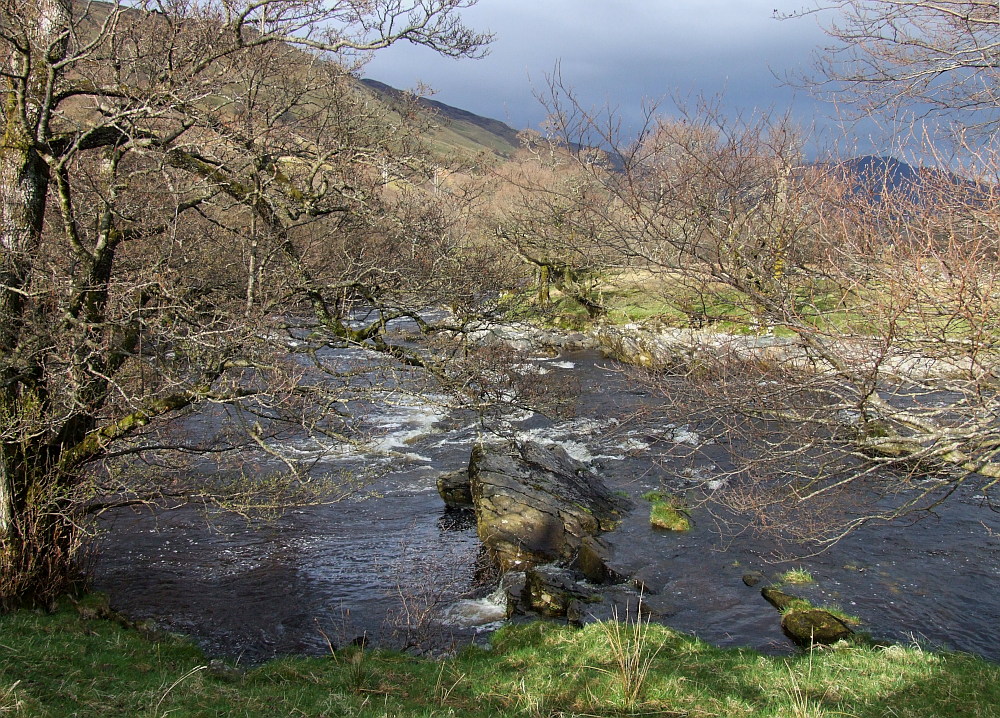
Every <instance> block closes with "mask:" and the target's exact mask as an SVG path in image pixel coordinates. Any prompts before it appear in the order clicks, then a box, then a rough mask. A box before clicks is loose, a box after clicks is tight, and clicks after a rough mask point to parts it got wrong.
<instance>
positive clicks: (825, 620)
mask: <svg viewBox="0 0 1000 718" xmlns="http://www.w3.org/2000/svg"><path fill="white" fill-rule="evenodd" d="M760 593H761V595H762V596H763V597H764V598H765V599H766V600H767V602H768V603H770V604H771V605H772V606H774V607H775V608H777V609H778V610H779V611H781V612H782V614H783V615H782V617H781V630H782V632H783V633H784V634H785V635H786V636H788V637H789V638H790V639H792V641H793V642H794V643H795V644H796V645H799V646H803V647H805V648H808V647H810V646H812V645H813V644H814V643H822V644H824V645H829V644H831V643H836V642H837V641H840V640H843V639H845V638H849V637H850V636H852V635H854V631H852V630H851V628H850V626H848V625H847V624H846V623H844V622H843V621H842V620H840V619H839V618H837V617H836V616H834V615H833V614H832V613H830V612H829V611H827V610H825V609H822V608H813V607H812V606H810V605H809V602H808V601H806V600H804V599H801V598H799V597H797V596H792V595H791V594H788V593H785V592H784V591H779V590H778V589H776V588H773V587H770V586H768V587H766V588H763V589H761V592H760Z"/></svg>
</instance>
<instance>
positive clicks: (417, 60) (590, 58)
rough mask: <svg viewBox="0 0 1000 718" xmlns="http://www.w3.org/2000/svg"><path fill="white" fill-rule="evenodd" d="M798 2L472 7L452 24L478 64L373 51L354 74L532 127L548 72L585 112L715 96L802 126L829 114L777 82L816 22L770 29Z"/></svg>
mask: <svg viewBox="0 0 1000 718" xmlns="http://www.w3.org/2000/svg"><path fill="white" fill-rule="evenodd" d="M805 4H806V2H805V0H480V2H479V4H478V5H476V6H475V7H473V8H471V9H469V10H466V11H465V13H464V15H463V17H464V18H465V19H466V22H467V24H469V25H471V26H472V27H474V28H475V29H477V30H481V31H489V32H493V33H495V35H496V40H495V41H494V44H493V45H492V49H491V51H490V54H489V55H488V56H487V57H486V58H485V59H482V60H454V59H449V58H442V57H440V56H437V55H435V54H434V53H433V52H431V51H429V50H426V49H424V48H420V47H414V46H410V45H406V46H397V47H393V48H390V49H389V50H385V51H383V52H381V53H378V55H377V56H376V58H375V59H374V60H372V62H371V63H370V64H369V65H368V67H367V68H366V69H365V71H364V73H363V74H364V75H365V76H367V77H371V78H374V79H377V80H381V81H382V82H386V83H388V84H390V85H393V86H394V87H398V88H401V89H412V88H414V87H416V85H417V83H419V82H423V83H426V84H428V85H429V86H430V87H432V88H433V89H434V90H435V91H436V94H435V95H434V99H436V100H440V101H441V102H445V103H447V104H449V105H455V106H457V107H461V108H463V109H466V110H470V111H472V112H475V113H477V114H480V115H485V116H487V117H493V118H496V119H500V120H503V121H504V122H507V123H508V124H510V125H511V126H513V127H515V128H517V129H524V128H537V127H538V125H539V123H540V122H541V121H542V120H543V119H544V116H545V111H544V109H543V108H542V107H541V105H540V104H539V103H538V101H537V100H536V99H535V98H534V96H533V92H534V91H536V90H539V89H541V88H543V87H544V84H545V77H546V75H549V74H551V73H552V71H553V68H554V67H555V66H556V63H557V62H559V63H560V64H561V68H562V76H563V78H564V80H565V82H566V83H567V84H568V85H570V86H572V87H573V88H574V89H575V91H576V92H577V94H578V95H579V96H580V97H581V98H582V99H583V102H584V103H585V104H586V105H587V106H588V107H599V106H603V105H605V104H610V105H611V106H613V107H616V108H618V110H619V111H620V112H621V113H622V115H623V117H625V118H626V119H627V120H632V119H634V118H637V117H639V116H640V115H641V107H642V102H643V100H647V101H648V100H660V99H663V98H666V99H667V100H669V99H670V98H671V97H676V96H680V97H693V96H696V95H699V94H701V95H706V96H715V95H721V97H722V98H723V99H722V102H723V104H724V106H725V107H726V109H727V111H729V112H734V113H735V112H743V113H748V112H751V111H753V110H754V109H755V108H756V109H765V110H766V109H774V110H777V111H779V112H783V111H784V110H786V109H788V108H789V107H791V108H792V109H793V114H794V116H795V118H796V120H797V121H799V122H801V123H802V124H804V125H810V124H811V123H813V122H816V123H817V124H819V125H820V126H826V125H829V124H830V123H829V122H828V121H827V120H825V119H824V117H825V116H826V115H829V114H830V108H828V107H825V106H822V105H820V104H819V103H817V102H815V101H814V100H813V99H812V98H811V97H809V96H808V94H807V93H805V92H804V91H802V90H796V89H795V88H792V87H789V86H787V85H784V84H783V83H782V82H781V80H779V79H778V77H776V75H777V76H779V77H783V76H785V75H787V74H788V73H795V72H796V71H800V72H801V71H804V70H806V69H808V67H809V66H810V63H811V62H812V57H813V54H814V53H815V52H816V51H817V50H819V49H820V48H821V47H822V46H823V45H824V44H828V42H829V41H828V38H826V36H825V35H824V33H823V31H822V29H821V28H820V27H819V24H818V23H819V18H817V17H816V16H809V17H805V18H799V19H794V20H778V19H776V18H775V11H776V10H777V11H778V13H779V14H780V13H788V12H792V11H795V10H798V9H801V8H802V7H803V5H805Z"/></svg>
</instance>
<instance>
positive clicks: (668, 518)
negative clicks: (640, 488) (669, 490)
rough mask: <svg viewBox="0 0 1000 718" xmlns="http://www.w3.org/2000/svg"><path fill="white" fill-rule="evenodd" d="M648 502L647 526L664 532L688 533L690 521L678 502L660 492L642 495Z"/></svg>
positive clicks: (674, 498)
mask: <svg viewBox="0 0 1000 718" xmlns="http://www.w3.org/2000/svg"><path fill="white" fill-rule="evenodd" d="M642 498H644V499H646V500H647V501H648V502H649V524H650V526H652V527H653V528H655V529H662V530H664V531H689V530H690V529H691V521H690V519H688V517H687V515H686V514H685V513H684V510H683V509H682V508H681V504H680V501H679V500H678V499H677V498H676V497H674V496H671V495H670V494H665V493H663V492H662V491H650V492H649V493H647V494H643V497H642Z"/></svg>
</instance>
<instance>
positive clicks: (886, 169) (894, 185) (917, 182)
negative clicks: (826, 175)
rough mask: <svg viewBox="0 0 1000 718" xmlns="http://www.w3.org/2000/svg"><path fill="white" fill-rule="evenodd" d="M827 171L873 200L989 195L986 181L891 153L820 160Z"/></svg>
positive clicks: (980, 198)
mask: <svg viewBox="0 0 1000 718" xmlns="http://www.w3.org/2000/svg"><path fill="white" fill-rule="evenodd" d="M820 164H821V166H825V167H827V168H828V169H829V171H830V172H832V173H834V176H837V177H839V178H841V179H844V180H847V181H848V182H850V183H851V184H852V190H851V192H852V193H853V194H854V195H855V196H860V197H866V198H868V199H869V200H870V201H871V202H872V203H873V204H877V203H880V202H883V201H887V200H889V199H890V198H892V199H897V200H899V199H901V200H904V201H907V202H911V203H913V204H924V203H926V202H929V201H932V200H933V199H934V198H935V197H938V196H940V194H941V193H942V192H944V191H947V193H948V194H949V195H951V196H953V197H958V196H962V197H964V200H965V201H973V202H978V201H985V200H986V198H988V197H989V196H990V193H991V189H992V188H991V187H990V185H988V184H985V183H982V182H977V181H974V180H971V179H968V178H966V177H962V176H960V175H958V174H955V173H953V172H948V171H944V170H939V169H933V168H927V167H914V166H912V165H910V164H907V163H906V162H903V161H902V160H899V159H897V158H895V157H892V156H876V155H864V156H861V157H854V158H851V159H848V160H843V161H840V162H832V163H820Z"/></svg>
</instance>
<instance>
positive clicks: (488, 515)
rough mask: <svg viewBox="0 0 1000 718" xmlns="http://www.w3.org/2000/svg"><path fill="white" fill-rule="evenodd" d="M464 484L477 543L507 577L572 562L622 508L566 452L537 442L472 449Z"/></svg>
mask: <svg viewBox="0 0 1000 718" xmlns="http://www.w3.org/2000/svg"><path fill="white" fill-rule="evenodd" d="M469 482H470V488H471V492H472V502H473V505H474V507H475V511H476V525H477V529H478V533H479V539H480V541H482V542H483V545H484V546H485V547H486V548H487V550H488V551H489V552H490V554H491V556H492V557H493V558H494V560H495V561H496V563H497V564H498V565H499V567H500V568H501V569H502V570H504V571H509V570H518V571H523V570H525V569H527V568H530V567H531V566H537V565H539V564H543V563H549V562H552V561H559V562H565V563H573V562H575V561H577V560H578V558H579V556H580V553H581V552H580V549H581V545H584V547H585V551H584V553H585V554H587V553H589V552H590V551H589V549H591V548H592V547H593V545H594V544H593V541H592V540H590V537H593V536H596V535H597V534H598V533H600V532H601V531H608V530H610V529H612V528H614V527H615V526H616V525H617V524H618V522H619V520H620V512H621V511H622V510H623V509H624V508H625V507H626V505H627V499H624V498H622V497H619V496H616V495H615V494H613V493H612V492H611V491H610V490H608V488H607V487H606V486H605V485H604V484H603V482H602V481H601V480H600V478H599V477H598V476H596V475H595V474H594V473H592V472H591V471H590V470H589V469H587V467H586V466H584V465H583V464H582V463H580V462H579V461H576V460H575V459H573V458H572V457H570V456H569V455H568V454H567V453H566V451H565V450H564V449H562V448H561V447H558V446H543V445H541V444H537V443H534V442H527V443H524V444H520V445H517V446H514V447H510V446H507V445H483V444H479V445H477V446H476V447H475V448H474V449H473V452H472V459H471V461H470V462H469Z"/></svg>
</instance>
